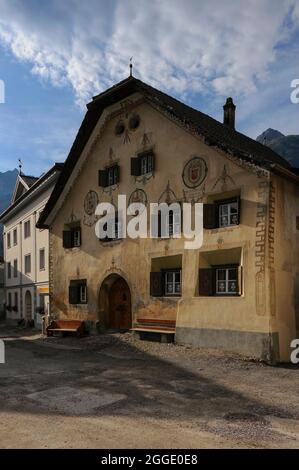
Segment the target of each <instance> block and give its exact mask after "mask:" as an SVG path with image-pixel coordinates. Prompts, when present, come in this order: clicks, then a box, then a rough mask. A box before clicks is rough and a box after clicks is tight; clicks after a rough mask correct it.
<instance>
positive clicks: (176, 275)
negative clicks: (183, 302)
mask: <svg viewBox="0 0 299 470" xmlns="http://www.w3.org/2000/svg"><path fill="white" fill-rule="evenodd" d="M180 293H181V271H168V272H166V273H165V295H180Z"/></svg>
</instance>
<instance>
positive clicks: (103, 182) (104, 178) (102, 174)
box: [99, 170, 108, 188]
mask: <svg viewBox="0 0 299 470" xmlns="http://www.w3.org/2000/svg"><path fill="white" fill-rule="evenodd" d="M107 184H108V173H107V170H99V186H101V187H102V188H106V186H107Z"/></svg>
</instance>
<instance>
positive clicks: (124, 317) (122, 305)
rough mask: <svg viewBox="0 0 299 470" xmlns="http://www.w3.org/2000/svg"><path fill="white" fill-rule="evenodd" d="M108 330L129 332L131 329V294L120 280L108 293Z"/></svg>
mask: <svg viewBox="0 0 299 470" xmlns="http://www.w3.org/2000/svg"><path fill="white" fill-rule="evenodd" d="M109 328H113V329H117V330H129V329H130V328H132V317H131V293H130V289H129V286H128V284H127V283H126V281H125V280H124V279H122V278H119V279H117V280H116V281H115V282H114V283H113V284H112V286H111V289H110V293H109Z"/></svg>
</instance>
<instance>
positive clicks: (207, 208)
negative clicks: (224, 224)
mask: <svg viewBox="0 0 299 470" xmlns="http://www.w3.org/2000/svg"><path fill="white" fill-rule="evenodd" d="M218 225H219V224H218V206H217V204H204V206H203V227H204V228H207V229H212V228H217V227H218Z"/></svg>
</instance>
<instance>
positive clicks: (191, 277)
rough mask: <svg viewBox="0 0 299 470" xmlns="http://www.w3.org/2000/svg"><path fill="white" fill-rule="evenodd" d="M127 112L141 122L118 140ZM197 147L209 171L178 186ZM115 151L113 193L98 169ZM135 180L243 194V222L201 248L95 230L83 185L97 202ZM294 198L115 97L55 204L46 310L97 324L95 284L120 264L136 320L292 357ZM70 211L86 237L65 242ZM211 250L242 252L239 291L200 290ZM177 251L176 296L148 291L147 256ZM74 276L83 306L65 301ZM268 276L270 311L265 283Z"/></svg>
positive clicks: (165, 187)
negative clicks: (139, 174)
mask: <svg viewBox="0 0 299 470" xmlns="http://www.w3.org/2000/svg"><path fill="white" fill-rule="evenodd" d="M132 113H138V114H139V116H140V118H141V123H140V126H139V127H138V128H137V129H136V130H135V131H130V132H129V134H128V136H129V139H128V138H127V139H124V135H122V136H116V135H115V125H116V123H117V121H118V120H119V119H120V117H121V118H122V119H123V121H124V122H125V123H127V122H128V119H129V117H130V116H131V115H132ZM145 136H146V139H145ZM124 140H126V141H125V142H124ZM145 141H146V142H147V143H146V144H145V145H144V142H145ZM145 148H153V149H154V152H155V156H156V163H155V172H154V176H153V177H152V178H150V179H149V180H148V181H146V183H145V182H143V181H135V177H133V176H131V174H130V159H131V157H134V156H136V155H137V153H138V152H140V151H142V150H144V149H145ZM193 156H199V157H202V158H203V159H204V160H205V161H206V164H207V167H208V173H207V177H206V179H205V180H204V182H203V183H202V184H201V185H200V186H199V187H197V188H196V189H194V190H191V189H189V188H187V187H186V186H185V185H184V182H183V179H182V172H183V168H184V166H185V164H186V163H187V162H188V161H189V160H190V159H191V158H192V157H193ZM111 159H112V160H114V161H117V162H118V164H119V165H120V171H121V174H120V183H119V185H118V188H117V189H116V190H114V191H112V192H111V194H110V193H109V192H106V193H105V192H103V190H102V188H100V187H99V186H98V170H99V169H103V168H104V166H105V165H107V164H108V163H109V161H111ZM83 160H85V163H83ZM168 182H169V184H168ZM272 186H274V187H275V188H276V193H275V197H276V201H275V207H274V211H275V222H274V225H275V244H274V245H275V246H274V262H273V263H272V264H273V266H272V265H271V270H272V271H271V273H272V274H271V275H270V268H269V246H268V239H269V233H268V232H269V226H268V225H269V198H270V196H271V194H272V193H271V188H272ZM136 188H140V189H143V190H144V191H145V192H146V194H147V199H148V202H158V200H159V198H161V197H162V200H165V199H163V198H164V197H165V195H166V194H171V197H172V198H174V199H176V200H178V201H187V202H188V201H191V200H192V199H193V200H197V201H199V202H210V201H212V200H213V198H215V197H219V195H223V196H226V195H229V194H240V195H241V223H240V225H239V226H235V227H230V228H222V229H213V230H205V231H204V244H203V246H202V248H201V249H200V250H184V241H183V240H174V239H171V240H153V239H142V240H131V239H129V238H127V239H125V240H122V241H117V242H112V243H109V244H107V243H106V244H104V243H101V242H100V241H99V240H98V239H97V238H96V236H95V231H94V228H95V227H94V224H93V225H91V226H88V225H86V224H85V223H84V218H86V214H85V213H84V198H85V196H86V194H87V193H88V191H89V190H93V191H96V192H97V194H98V196H99V200H100V202H103V201H108V202H111V201H112V202H114V203H117V195H118V194H126V195H127V198H128V199H129V195H130V194H131V193H132V192H133V191H134V190H135V189H136ZM272 192H273V191H272ZM296 201H298V189H296V188H295V186H294V185H293V184H292V183H289V182H287V181H284V180H282V179H281V178H279V177H275V178H274V177H273V176H271V175H270V174H269V173H268V172H266V171H263V170H261V169H260V168H257V167H255V166H254V165H249V164H247V165H245V164H244V163H242V162H241V161H240V160H239V161H238V160H235V159H233V158H232V157H230V156H229V155H226V154H225V153H224V152H222V151H220V150H219V149H216V148H215V147H212V146H208V145H206V144H205V143H204V141H203V139H201V138H200V137H199V136H197V135H195V134H191V133H190V132H188V131H187V130H186V129H185V128H183V127H182V126H181V125H180V124H179V123H177V122H174V121H172V120H171V118H169V117H167V116H166V115H163V113H162V112H160V111H159V110H157V109H155V108H154V107H152V106H151V105H150V104H149V103H148V102H146V101H145V100H143V99H142V97H141V96H139V95H138V94H136V95H134V96H132V99H131V100H130V101H127V102H126V103H125V106H124V105H122V107H121V104H120V103H118V104H116V105H113V106H111V107H110V108H108V109H106V110H105V111H104V113H103V116H102V117H101V118H100V120H99V122H98V124H97V126H96V128H95V130H94V132H93V134H92V136H91V138H90V140H89V142H88V144H87V145H86V148H85V149H84V151H83V154H82V155H81V159H80V162H79V163H78V164H77V167H76V168H75V170H74V172H73V176H72V177H71V183H70V185H69V186H67V187H66V188H65V191H64V193H63V199H62V202H61V204H60V206H59V207H58V210H57V211H56V213H53V216H52V218H53V220H52V221H51V227H50V251H51V257H50V288H51V313H52V315H53V317H61V318H70V319H75V318H79V319H83V320H90V321H93V322H97V321H99V322H100V323H101V321H102V317H103V315H104V312H103V311H102V310H101V308H100V306H99V292H100V287H101V284H102V282H103V281H104V280H105V278H107V276H108V275H109V274H112V273H116V274H119V275H121V276H123V277H124V278H125V279H126V281H127V282H128V285H129V287H130V289H131V295H132V312H133V322H134V321H136V319H137V318H138V317H143V318H144V317H148V318H165V319H173V320H174V319H176V327H177V330H176V331H177V334H176V340H177V341H178V342H184V343H193V344H196V345H199V346H208V347H219V348H223V349H227V350H232V351H237V352H241V353H244V354H247V355H251V356H255V357H262V358H264V359H277V360H289V347H288V344H289V342H290V339H291V338H292V339H293V338H295V337H296V336H295V335H296V332H295V311H294V277H295V274H296V273H297V272H298V252H297V257H295V256H293V254H294V249H295V248H294V244H295V240H296V241H297V246H298V235H297V233H298V232H296V217H295V213H296V211H297V206H296ZM272 212H273V211H272ZM74 219H78V220H80V221H81V227H82V246H81V247H80V248H73V249H69V250H66V249H64V248H63V246H62V232H63V230H64V229H65V224H67V223H69V222H71V221H72V220H74ZM286 219H287V220H286ZM271 220H272V219H271ZM85 222H86V220H85ZM88 223H91V222H90V220H88ZM284 224H287V227H286V226H285V225H284ZM294 224H295V225H294ZM272 225H273V224H272ZM271 249H272V246H271ZM220 250H221V253H220ZM224 250H230V251H224ZM213 251H215V252H217V253H219V256H222V259H223V260H225V258H226V257H227V258H228V262H229V261H230V260H231V259H232V256H236V253H237V254H238V256H240V262H241V264H242V266H243V291H242V295H241V296H240V297H222V298H219V297H199V296H198V270H199V268H200V267H205V266H206V263H207V261H206V260H207V257H206V256H205V254H206V253H209V254H208V256H210V257H211V256H213V254H212V255H211V252H213ZM232 253H234V255H232ZM175 255H181V256H182V296H181V297H180V298H153V297H150V293H149V279H150V271H151V267H152V259H153V258H158V257H163V256H175ZM217 256H218V255H217ZM273 270H274V271H275V276H273ZM274 277H275V283H274V281H273V278H274ZM297 278H298V274H297ZM73 279H87V285H88V305H86V306H85V305H78V306H73V305H69V303H68V287H69V283H70V280H73ZM274 284H275V285H276V288H275V295H274V296H275V313H273V311H272V310H273V305H272V304H273V300H271V299H273V293H272V294H271V292H270V290H271V289H273V285H274ZM297 284H298V281H297ZM278 286H279V289H278ZM281 286H283V289H282V288H281ZM271 302H272V303H271ZM286 306H287V308H286ZM271 309H272V310H271Z"/></svg>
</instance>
